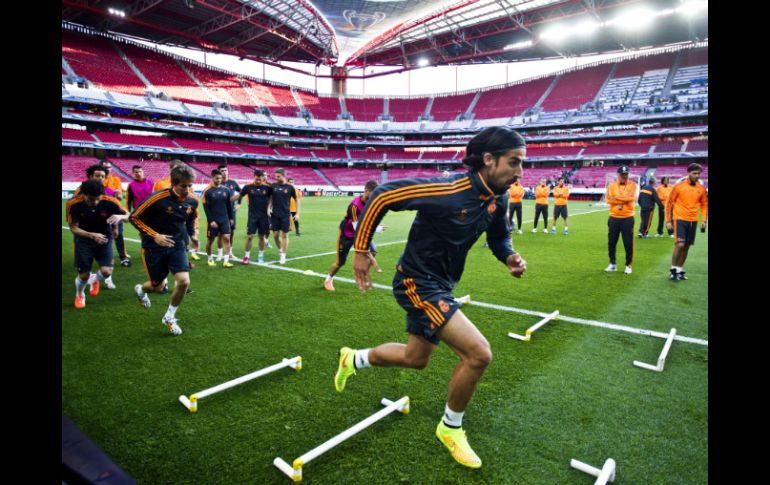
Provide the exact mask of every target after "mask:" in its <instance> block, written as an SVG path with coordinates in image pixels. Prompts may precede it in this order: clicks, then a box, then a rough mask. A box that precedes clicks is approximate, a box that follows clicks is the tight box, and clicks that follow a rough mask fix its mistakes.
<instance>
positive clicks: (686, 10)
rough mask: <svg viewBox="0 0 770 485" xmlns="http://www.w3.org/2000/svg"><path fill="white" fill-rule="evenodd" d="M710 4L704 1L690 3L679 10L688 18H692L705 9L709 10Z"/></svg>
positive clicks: (686, 3)
mask: <svg viewBox="0 0 770 485" xmlns="http://www.w3.org/2000/svg"><path fill="white" fill-rule="evenodd" d="M708 6H709V5H708V2H703V1H697V0H696V1H690V2H685V3H684V4H682V5H681V6H680V7H679V8H677V10H678V11H679V12H681V13H683V14H685V15H687V16H688V17H692V16H693V15H695V14H696V13H698V12H699V11H701V10H702V9H704V8H708Z"/></svg>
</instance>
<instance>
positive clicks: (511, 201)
mask: <svg viewBox="0 0 770 485" xmlns="http://www.w3.org/2000/svg"><path fill="white" fill-rule="evenodd" d="M524 192H525V190H524V187H522V186H521V183H519V181H518V180H517V181H516V182H514V183H513V185H511V188H510V189H508V224H510V225H511V230H512V231H513V230H515V229H517V228H518V231H516V232H517V233H518V234H521V233H522V232H521V199H522V198H524ZM514 213H515V214H516V224H515V225H514V224H513V214H514Z"/></svg>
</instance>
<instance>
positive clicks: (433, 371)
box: [61, 197, 708, 485]
mask: <svg viewBox="0 0 770 485" xmlns="http://www.w3.org/2000/svg"><path fill="white" fill-rule="evenodd" d="M349 201H350V198H347V197H346V198H312V197H307V198H304V199H303V200H302V212H301V229H302V236H301V237H296V236H295V235H294V234H291V235H290V236H289V237H290V244H289V251H288V258H289V259H291V258H296V257H300V256H312V255H317V254H319V253H329V252H332V251H334V249H335V248H334V245H335V241H336V238H337V227H338V224H339V221H340V220H341V218H342V216H343V215H344V211H345V207H346V205H347V203H348V202H349ZM63 208H64V201H62V213H63V210H64V209H63ZM551 210H552V208H551ZM569 210H570V224H569V227H570V234H569V235H568V236H565V235H563V234H562V231H561V229H562V224H561V221H560V222H559V225H558V231H557V234H555V235H550V234H543V233H542V232H539V233H537V234H533V233H531V229H532V223H531V220H532V217H533V215H534V207H533V205H532V202H531V201H525V205H524V221H525V223H524V228H523V229H524V234H522V235H517V234H515V235H514V239H513V243H514V247H515V248H516V249H517V250H518V251H519V252H520V253H521V254H522V256H523V257H524V258H525V259H526V260H527V261H528V263H529V267H528V270H527V273H526V274H525V276H524V277H523V278H522V279H521V280H517V279H514V278H511V277H510V276H509V275H508V273H507V271H506V268H505V267H504V266H503V265H502V264H500V263H499V262H498V261H497V260H496V259H495V258H494V256H492V254H491V252H490V251H489V249H487V248H484V247H482V245H483V242H484V236H482V238H481V239H480V240H479V242H478V243H477V244H476V245H475V246H474V248H473V249H472V250H471V252H470V254H469V256H468V260H467V264H466V268H465V274H464V275H463V278H462V280H461V282H460V284H459V286H458V288H457V289H456V292H455V296H458V297H459V296H462V295H465V294H470V295H471V297H472V299H473V300H476V301H482V302H486V303H494V304H499V305H505V306H510V307H516V308H522V309H528V310H535V311H540V312H548V313H550V312H552V311H553V310H557V309H558V310H559V311H560V313H561V314H562V315H565V316H569V317H577V318H584V319H592V320H598V321H602V322H610V323H615V324H620V325H625V326H630V327H635V328H639V329H646V330H654V331H659V332H665V333H667V332H668V331H669V330H670V329H671V328H672V327H676V329H677V335H679V336H685V337H694V338H697V339H704V340H707V339H708V299H707V289H708V265H707V257H708V233H706V234H701V233H698V235H697V239H696V244H695V246H693V247H692V248H691V250H690V254H689V257H688V260H687V262H686V265H685V269H686V270H687V274H688V276H689V278H690V279H689V280H688V281H683V282H671V281H669V280H668V268H669V267H670V261H671V252H672V249H673V242H672V239H669V238H659V239H658V238H653V239H645V240H640V239H638V238H635V239H634V244H635V262H634V273H633V274H632V275H624V274H623V273H622V266H620V269H621V271H619V272H617V273H604V272H603V269H604V267H605V266H606V265H607V209H601V208H597V207H596V206H595V205H593V204H591V203H588V202H571V203H570V204H569ZM637 214H638V213H637ZM201 217H202V218H204V219H205V216H203V215H201ZM245 218H246V210H245V207H244V208H242V210H241V211H239V213H238V229H237V234H236V242H235V253H236V255H237V256H242V255H243V245H244V237H245V227H246V224H245V223H246V220H245ZM413 218H414V212H398V213H393V212H392V213H389V214H388V215H387V216H386V217H385V219H384V220H383V223H384V224H386V225H388V226H389V227H388V229H387V230H386V231H385V232H384V233H378V234H376V236H375V242H377V243H378V244H380V252H379V255H378V261H379V263H380V265H381V266H382V268H383V270H384V272H383V273H382V274H375V275H374V280H375V282H376V283H380V284H383V285H388V286H390V284H391V280H392V277H393V272H394V266H395V264H396V261H397V259H398V257H399V255H400V253H401V251H402V249H403V246H404V244H403V243H397V244H383V243H388V242H398V241H404V240H405V239H406V236H407V233H408V230H409V226H410V224H411V221H412V219H413ZM201 222H202V224H201V225H202V226H203V223H204V221H203V220H202V221H201ZM550 222H551V221H549V229H550ZM653 224H657V214H656V217H655V220H654V222H653ZM62 226H63V227H66V222H65V220H64V218H62ZM636 227H638V215H637V219H636ZM541 229H542V226H541ZM125 237H126V238H128V239H131V240H136V239H138V236H137V233H136V230H135V229H134V228H133V227H132V226H131V225H130V224H127V225H126V226H125ZM126 244H127V248H128V251H129V253H130V254H131V256H132V257H133V262H134V264H133V266H132V267H131V268H124V267H120V266H116V267H115V272H114V278H113V279H114V281H115V283H116V284H117V289H116V290H114V291H108V290H106V289H104V288H103V289H102V291H101V293H100V294H99V295H98V296H97V297H91V296H89V295H88V294H86V304H87V307H86V308H85V309H83V310H76V309H75V308H74V307H73V306H72V303H73V297H74V283H73V282H74V278H75V271H74V268H73V261H72V235H71V234H70V233H69V231H68V230H66V229H62V295H61V304H62V390H61V391H62V403H63V411H64V413H65V414H67V415H68V416H69V417H70V418H71V419H72V420H73V421H74V422H75V423H76V424H77V425H78V426H79V427H80V428H81V429H82V430H83V431H84V432H85V433H86V434H88V435H89V437H91V439H93V440H94V441H95V442H96V443H97V444H98V445H99V446H100V447H101V448H102V449H103V450H104V451H105V452H106V453H107V454H108V455H109V456H110V457H111V458H112V459H113V460H114V461H115V462H116V463H117V464H118V465H120V466H121V467H122V468H123V469H124V470H125V471H126V472H127V473H128V474H130V475H131V476H133V477H134V478H135V479H136V480H137V481H138V482H139V483H148V484H149V483H175V484H176V483H189V484H202V483H207V484H208V483H260V484H262V483H276V484H281V483H289V482H290V480H289V479H288V478H287V477H286V476H285V475H283V474H282V473H281V472H280V471H279V470H278V469H277V468H275V467H274V466H273V464H272V462H273V459H274V458H275V457H277V456H280V457H282V458H284V459H285V460H286V461H288V462H289V463H291V461H292V460H293V459H294V458H296V457H298V456H300V455H301V454H303V453H305V452H306V451H309V450H310V449H312V448H314V447H315V446H317V445H319V444H321V443H322V442H324V441H326V440H327V439H329V438H331V437H332V436H334V435H336V434H338V433H339V432H341V431H343V430H345V429H346V428H348V427H350V426H352V425H353V424H355V423H357V422H358V421H360V420H362V419H364V418H366V417H368V416H369V415H371V414H373V413H375V412H376V411H378V410H379V409H381V405H380V404H379V402H380V399H381V398H383V397H387V398H389V399H392V400H395V399H398V398H400V397H401V396H404V395H408V396H410V397H411V408H412V410H411V413H410V414H409V415H401V414H400V413H393V414H392V415H390V416H388V417H387V418H385V419H384V420H382V421H380V422H378V423H376V424H375V425H373V426H372V427H371V428H369V429H366V430H365V431H363V432H361V433H360V434H358V435H356V436H355V437H353V438H351V439H350V440H348V441H346V442H344V443H343V444H341V445H340V446H338V447H336V448H334V449H333V450H331V451H329V452H327V453H326V454H324V455H322V456H321V457H320V458H318V459H316V460H314V461H313V462H311V463H309V464H308V465H306V466H305V468H304V476H305V478H304V481H305V482H306V483H311V484H312V483H318V484H338V483H355V484H360V483H383V484H391V483H397V482H406V483H453V484H456V483H484V484H487V483H489V484H491V483H506V484H587V483H593V480H592V478H591V477H589V476H588V475H585V474H583V473H582V472H579V471H577V470H574V469H572V468H570V466H569V461H570V459H571V458H576V459H578V460H581V461H583V462H586V463H589V464H591V465H593V466H595V467H597V468H601V466H602V464H603V463H604V461H605V459H607V458H609V457H611V458H613V459H615V461H616V462H617V477H616V481H615V483H619V484H647V483H649V484H656V485H657V484H677V485H682V484H702V483H706V482H707V481H708V347H707V346H704V345H700V344H694V343H687V342H680V341H675V342H674V344H673V346H672V348H671V351H670V353H669V356H668V359H667V362H666V367H665V370H664V371H663V372H662V373H656V372H650V371H647V370H643V369H639V368H636V367H634V366H633V365H632V361H633V360H641V361H643V362H648V363H652V364H655V363H656V360H657V358H658V355H659V353H660V351H661V349H662V348H663V344H664V340H663V339H661V338H656V337H650V336H645V335H638V334H633V333H627V332H621V331H617V330H611V329H606V328H596V327H590V326H585V325H578V324H575V323H569V322H566V321H563V320H557V321H552V322H550V323H548V324H547V325H545V326H544V327H542V328H541V329H540V330H538V331H537V332H536V333H535V334H534V336H533V337H532V341H531V342H529V343H523V342H520V341H518V340H513V339H511V338H509V337H508V336H507V334H508V332H515V333H519V334H524V331H525V330H526V329H527V328H528V327H529V326H530V325H532V324H534V323H535V322H536V321H538V318H537V317H534V316H529V315H524V314H520V313H511V312H504V311H499V310H492V309H488V308H481V307H477V306H473V305H469V306H468V305H467V306H465V307H464V308H463V311H464V312H465V313H466V315H468V317H469V318H470V319H471V320H472V321H473V322H474V323H475V324H476V326H477V327H478V328H479V329H480V330H481V332H482V333H483V334H484V335H485V336H486V337H487V339H488V340H489V342H490V343H491V345H492V352H493V355H494V357H493V361H492V364H491V365H490V367H489V368H488V369H487V371H486V373H485V374H484V376H483V378H482V380H481V382H480V383H479V386H478V389H477V391H476V394H475V395H474V397H473V400H472V401H471V403H470V405H469V407H468V409H467V412H466V413H465V419H464V423H463V424H464V428H465V429H466V431H467V433H468V438H469V441H470V443H471V444H472V445H473V447H474V449H475V450H476V452H477V453H478V454H479V456H480V457H481V458H482V460H483V463H484V464H483V467H482V468H481V469H479V470H471V469H466V468H464V467H462V466H460V465H458V464H456V463H455V462H454V460H452V458H451V457H450V456H449V454H448V452H447V451H446V450H445V449H444V448H443V446H442V445H441V444H440V443H439V442H438V440H437V439H436V437H435V435H434V430H435V427H436V424H437V423H438V420H439V419H440V417H441V416H442V413H443V409H444V404H445V401H446V387H447V382H448V379H449V377H450V375H451V373H452V370H453V368H454V366H455V364H456V363H457V357H456V356H455V355H454V354H453V353H452V352H451V351H450V350H449V349H448V348H447V347H446V346H443V345H441V346H439V348H438V349H437V351H436V353H435V354H434V357H433V359H432V361H431V363H430V365H429V366H428V368H426V369H425V370H422V371H416V370H408V369H392V368H391V369H385V368H373V369H366V370H363V371H360V372H359V373H358V374H357V375H356V376H353V377H351V379H350V380H349V381H348V384H347V387H346V389H345V391H344V392H343V393H341V394H339V393H337V392H335V390H334V384H333V376H334V372H335V370H336V358H337V351H338V349H339V348H340V347H341V346H351V347H354V348H363V347H372V346H376V345H378V344H380V343H384V342H388V341H395V342H405V341H406V332H405V330H404V325H405V323H404V316H405V313H404V311H403V310H402V309H401V308H400V307H399V306H398V304H397V303H396V301H395V299H394V298H393V296H392V294H391V293H390V292H389V291H387V290H382V289H374V290H373V291H370V292H368V293H366V294H361V293H360V292H359V291H358V289H357V288H356V286H355V285H353V284H350V283H346V282H344V281H336V282H335V286H336V288H337V291H336V292H334V293H328V292H326V291H324V290H323V280H322V279H321V278H319V277H317V276H306V275H303V274H301V273H297V272H288V271H280V270H277V269H274V268H269V267H258V266H255V265H249V266H241V265H240V264H238V265H237V266H236V267H234V268H232V269H225V268H222V266H221V263H220V265H218V266H217V267H214V268H209V267H207V266H206V264H205V261H204V260H201V261H200V262H198V264H197V267H196V268H195V269H194V270H193V271H192V272H191V281H192V283H191V288H192V289H193V290H194V292H193V293H192V294H190V295H188V296H187V297H186V298H185V300H184V302H183V304H182V306H181V307H180V309H179V311H178V312H177V317H178V318H179V319H180V320H179V323H180V326H181V327H182V329H183V330H184V334H183V335H182V336H180V337H173V336H172V335H171V334H170V333H168V332H167V331H166V330H165V327H163V326H162V325H161V323H160V320H161V317H162V316H163V313H164V311H165V309H166V307H167V305H168V296H167V295H151V299H152V303H153V306H152V308H150V309H149V310H144V309H141V308H140V307H139V306H138V305H137V301H136V298H135V296H134V294H133V286H134V285H135V284H136V283H139V282H143V281H144V280H145V279H146V278H145V276H146V275H145V273H144V268H143V266H142V264H141V259H140V250H139V244H138V243H137V242H133V241H127V243H126ZM256 246H257V245H256V241H255V244H254V248H253V249H252V259H253V260H256ZM623 255H624V252H623V246H622V243H621V242H619V244H618V261H621V262H622V261H623V257H624V256H623ZM265 256H266V259H267V260H268V261H273V260H277V259H278V257H277V250H276V249H268V250H266V253H265ZM333 260H334V255H333V254H330V255H323V256H315V257H308V258H304V259H296V260H291V261H288V262H287V264H286V267H288V268H295V269H298V270H302V271H305V270H312V271H314V272H316V273H321V274H325V273H326V271H327V269H328V267H329V264H330V263H331V262H332V261H333ZM349 263H350V261H349ZM94 269H95V268H94ZM339 276H341V277H345V278H352V270H351V266H350V264H348V265H347V266H345V267H344V268H343V269H342V270H341V271H340V273H339ZM297 355H301V356H302V358H303V369H302V371H301V372H295V371H293V370H291V369H282V370H280V371H278V372H276V373H273V374H270V375H268V376H265V377H262V378H259V379H257V380H254V381H251V382H248V383H246V384H243V385H241V386H238V387H235V388H233V389H230V390H227V391H224V392H222V393H219V394H215V395H213V396H210V397H207V398H205V399H202V400H201V401H200V404H199V412H198V413H197V414H190V413H189V412H188V411H187V410H186V409H185V408H184V407H183V406H182V405H181V404H180V403H179V402H178V401H177V398H178V396H179V395H181V394H185V395H188V396H189V395H190V394H191V393H193V392H196V391H201V390H203V389H206V388H208V387H211V386H214V385H216V384H220V383H222V382H225V381H227V380H230V379H233V378H236V377H239V376H241V375H245V374H248V373H250V372H253V371H255V370H258V369H261V368H263V367H266V366H269V365H272V364H274V363H277V362H280V361H281V359H282V358H284V357H292V356H297Z"/></svg>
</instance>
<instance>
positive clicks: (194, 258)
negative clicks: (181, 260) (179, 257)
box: [190, 251, 201, 261]
mask: <svg viewBox="0 0 770 485" xmlns="http://www.w3.org/2000/svg"><path fill="white" fill-rule="evenodd" d="M190 259H192V260H193V261H199V260H200V259H201V257H200V256H198V253H196V252H195V251H193V252H191V253H190Z"/></svg>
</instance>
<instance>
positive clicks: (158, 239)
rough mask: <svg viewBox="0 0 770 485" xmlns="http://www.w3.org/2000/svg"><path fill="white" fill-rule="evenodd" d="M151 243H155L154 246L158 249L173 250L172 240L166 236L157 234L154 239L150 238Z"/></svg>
mask: <svg viewBox="0 0 770 485" xmlns="http://www.w3.org/2000/svg"><path fill="white" fill-rule="evenodd" d="M152 240H153V241H155V244H157V245H158V246H160V247H164V248H173V247H174V238H172V237H171V236H167V235H165V234H158V235H157V236H155V237H154V238H152Z"/></svg>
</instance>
